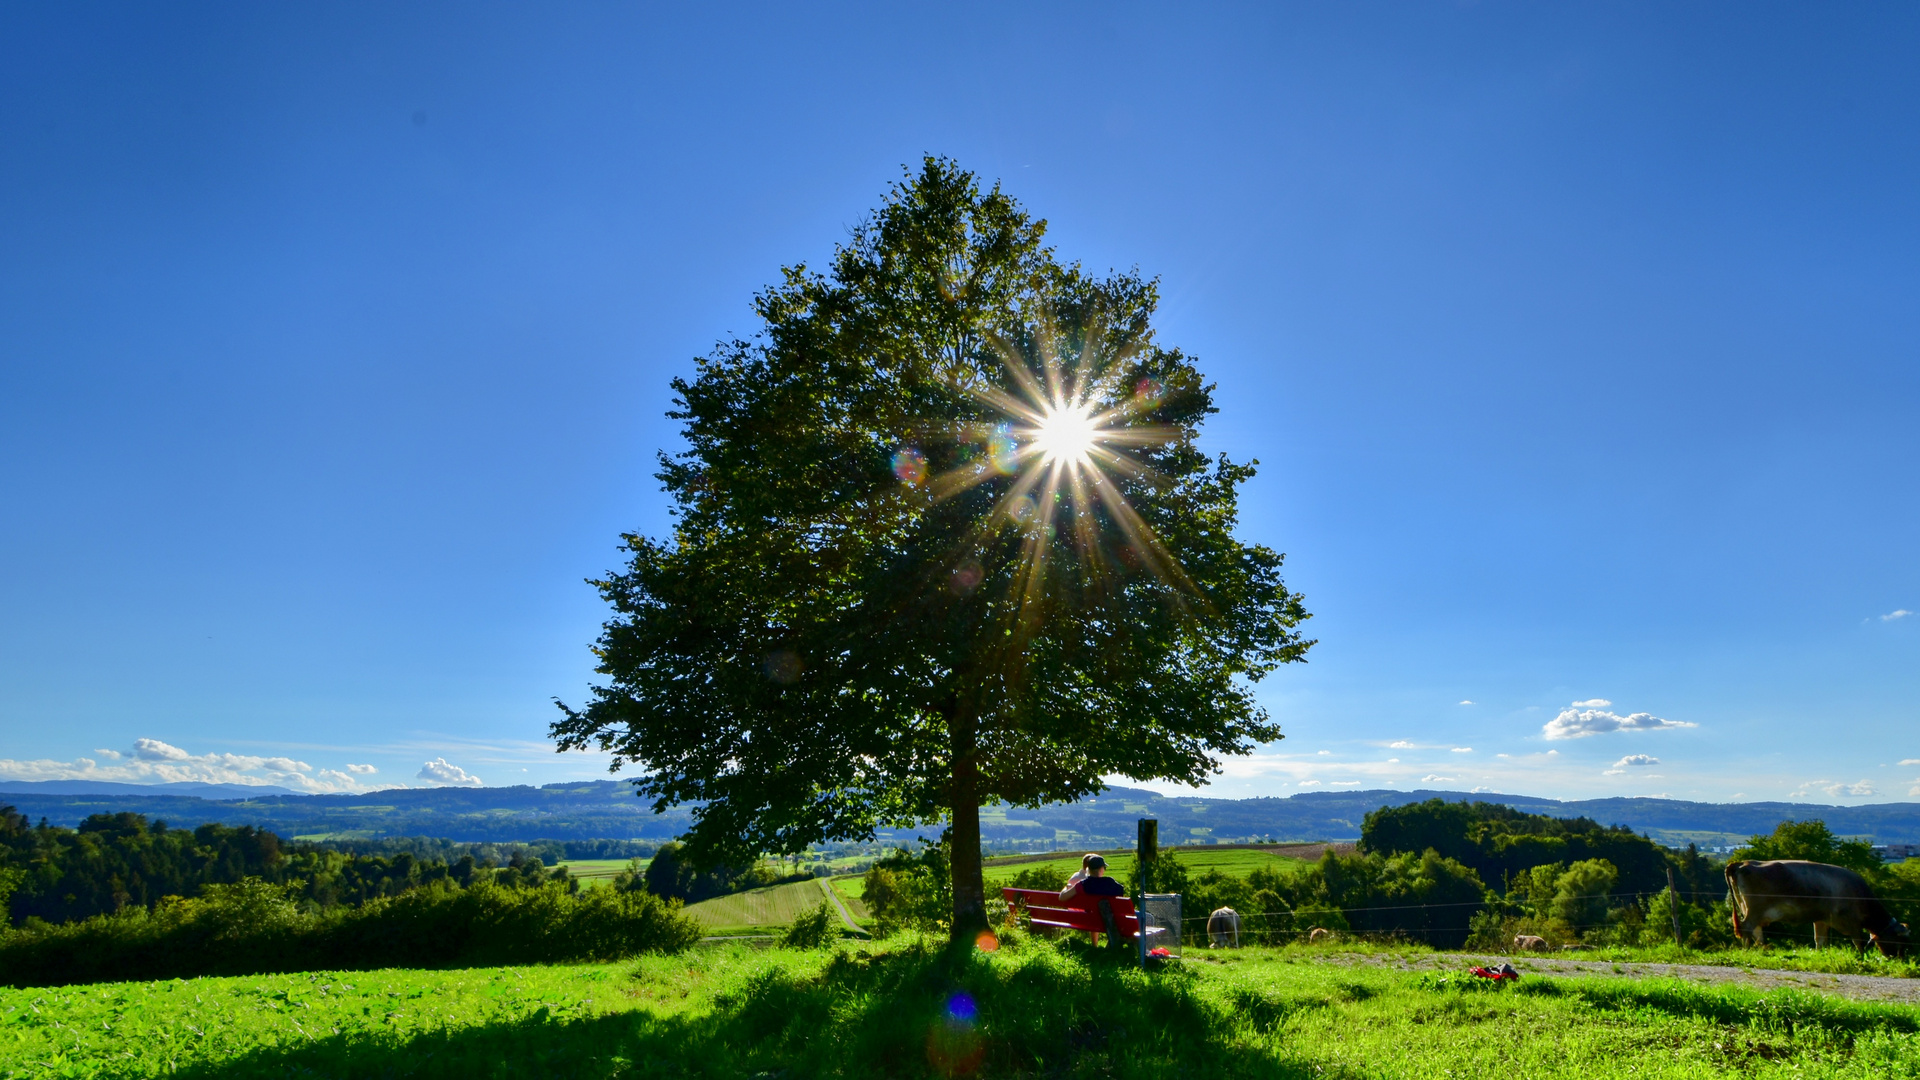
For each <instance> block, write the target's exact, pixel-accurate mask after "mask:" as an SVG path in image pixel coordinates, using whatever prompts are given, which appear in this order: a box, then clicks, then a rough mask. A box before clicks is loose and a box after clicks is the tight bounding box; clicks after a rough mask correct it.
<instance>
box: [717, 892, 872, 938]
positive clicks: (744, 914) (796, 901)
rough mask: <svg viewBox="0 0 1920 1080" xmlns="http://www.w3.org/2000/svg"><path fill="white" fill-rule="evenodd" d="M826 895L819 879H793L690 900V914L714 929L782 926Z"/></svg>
mask: <svg viewBox="0 0 1920 1080" xmlns="http://www.w3.org/2000/svg"><path fill="white" fill-rule="evenodd" d="M826 898H827V897H826V894H825V893H823V892H821V891H820V886H819V885H818V884H817V883H816V881H811V880H810V881H790V882H788V883H787V884H785V885H769V886H766V887H765V888H761V889H748V890H747V891H745V892H737V893H732V894H730V895H727V896H716V897H714V898H713V899H711V900H702V901H700V902H699V903H697V904H688V905H687V914H689V915H691V916H693V917H694V918H696V919H699V920H700V921H701V922H702V923H705V924H706V925H707V927H708V928H709V929H711V930H714V931H721V930H741V929H756V928H766V927H782V926H786V925H788V924H789V923H791V922H793V920H794V919H795V918H796V917H797V916H799V915H802V914H805V913H806V912H809V911H812V910H813V909H814V908H817V907H819V906H820V904H821V902H822V901H824V900H825V899H826ZM856 917H858V913H856Z"/></svg>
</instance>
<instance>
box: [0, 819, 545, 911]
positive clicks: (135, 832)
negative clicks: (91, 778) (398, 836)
mask: <svg viewBox="0 0 1920 1080" xmlns="http://www.w3.org/2000/svg"><path fill="white" fill-rule="evenodd" d="M375 843H391V842H375ZM426 843H427V844H428V845H445V844H446V842H445V841H427V842H426ZM394 847H395V850H393V851H392V853H391V854H389V855H376V854H359V853H355V852H351V851H339V850H333V849H331V848H330V847H328V846H325V845H320V844H302V843H295V844H288V843H286V842H285V841H283V840H282V839H281V838H280V837H279V836H278V835H276V834H275V833H273V832H271V831H269V830H267V829H261V828H255V827H254V826H251V825H242V826H238V827H235V826H229V825H217V824H207V825H201V826H200V827H198V828H194V829H175V828H170V827H169V826H168V825H167V823H166V822H164V821H152V822H149V821H148V820H147V818H146V817H145V816H144V815H141V814H134V813H115V814H95V815H93V816H91V817H89V818H87V819H86V820H85V821H83V822H81V823H80V825H79V827H78V828H74V829H68V828H64V827H61V826H57V825H49V824H48V823H46V822H45V821H42V822H40V824H38V825H33V824H31V823H29V822H28V820H27V819H26V817H25V816H23V815H21V814H20V813H18V812H17V811H15V810H14V808H13V807H11V806H0V907H4V910H5V911H6V912H7V915H8V920H7V921H8V922H9V923H10V924H13V925H22V924H26V923H28V922H29V921H32V920H38V921H41V922H46V923H67V922H73V921H76V920H82V919H87V918H91V917H93V916H97V915H107V914H112V913H114V912H119V911H123V910H127V909H129V908H140V909H146V910H152V909H153V908H155V907H156V906H157V905H158V904H160V902H161V901H162V900H164V899H166V898H167V897H189V898H191V897H197V896H200V895H201V894H202V893H203V892H204V891H205V890H206V889H207V888H209V887H210V886H218V885H233V884H238V883H240V882H242V881H246V880H249V879H252V880H258V881H261V882H264V883H266V884H269V885H274V886H285V887H287V889H288V890H289V892H288V896H289V898H290V901H291V902H293V903H296V904H300V905H303V906H304V907H305V908H306V909H308V910H325V909H330V908H335V907H340V906H348V907H352V906H358V905H361V904H365V903H367V902H368V901H371V900H375V899H378V898H381V897H392V896H398V895H400V894H402V893H406V892H409V891H411V890H414V889H418V888H421V887H423V886H427V885H432V884H434V883H436V882H447V883H448V884H449V885H452V886H455V887H460V888H465V887H468V886H471V885H473V884H475V883H476V882H479V881H487V882H490V883H493V884H497V885H501V886H504V887H509V888H524V887H529V886H543V885H546V884H548V883H550V882H551V883H557V884H558V885H559V886H560V887H561V888H563V889H565V890H567V891H569V892H573V891H578V889H579V882H578V881H577V880H575V879H573V878H571V877H570V876H569V875H568V874H567V871H566V870H565V869H564V868H562V867H553V868H551V869H549V868H548V867H547V866H546V864H545V862H544V861H543V860H542V859H541V858H540V857H539V856H538V855H530V854H528V852H527V851H526V850H524V849H518V848H515V849H505V850H503V849H501V848H499V847H498V846H494V845H488V846H486V847H483V848H473V849H470V850H467V851H464V852H462V853H460V854H459V855H458V856H457V857H451V858H449V857H448V856H451V855H452V854H453V852H452V851H451V850H443V851H442V853H441V854H440V856H439V857H434V858H424V857H421V855H419V854H417V853H416V851H415V850H409V849H408V848H407V846H406V844H405V842H401V843H400V844H395V845H394ZM476 854H477V856H478V857H476Z"/></svg>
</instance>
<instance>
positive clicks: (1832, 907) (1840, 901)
mask: <svg viewBox="0 0 1920 1080" xmlns="http://www.w3.org/2000/svg"><path fill="white" fill-rule="evenodd" d="M1727 891H1728V892H1729V893H1730V894H1731V897H1730V899H1731V902H1732V907H1733V932H1734V934H1735V936H1737V937H1739V938H1740V939H1741V940H1742V941H1751V942H1752V943H1753V944H1755V945H1764V944H1766V929H1767V925H1768V924H1769V923H1777V922H1786V923H1803V922H1804V923H1812V924H1813V945H1814V948H1816V949H1824V948H1826V947H1827V930H1828V928H1829V927H1831V928H1832V929H1835V930H1838V931H1840V933H1842V934H1844V935H1846V936H1847V937H1848V938H1850V939H1852V941H1853V947H1854V948H1856V949H1859V950H1861V951H1863V952H1864V951H1865V950H1866V947H1867V941H1869V940H1870V941H1872V942H1873V944H1874V945H1875V946H1876V947H1878V948H1879V950H1880V951H1881V952H1882V953H1883V954H1885V955H1887V956H1899V955H1901V954H1903V953H1905V952H1906V950H1907V940H1908V938H1907V928H1906V926H1905V925H1904V924H1903V923H1901V922H1900V921H1899V920H1898V919H1895V918H1894V917H1893V913H1892V912H1890V911H1888V910H1887V906H1886V905H1885V904H1883V903H1881V902H1880V899H1879V897H1876V896H1874V895H1873V887H1872V886H1870V885H1868V884H1867V879H1866V878H1863V877H1861V876H1860V875H1859V874H1856V873H1854V872H1853V871H1851V870H1849V869H1847V868H1846V867H1844V866H1829V865H1827V864H1826V863H1817V862H1807V861H1805V860H1804V859H1773V860H1769V861H1767V862H1752V861H1741V862H1732V863H1728V864H1727ZM1862 934H1865V935H1866V937H1865V938H1864V939H1863V938H1862V937H1861V935H1862Z"/></svg>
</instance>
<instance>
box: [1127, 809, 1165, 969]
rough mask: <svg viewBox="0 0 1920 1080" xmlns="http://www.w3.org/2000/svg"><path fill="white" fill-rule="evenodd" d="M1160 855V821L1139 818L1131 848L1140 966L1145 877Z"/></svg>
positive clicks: (1144, 938)
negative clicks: (1137, 832)
mask: <svg viewBox="0 0 1920 1080" xmlns="http://www.w3.org/2000/svg"><path fill="white" fill-rule="evenodd" d="M1159 856H1160V821H1159V819H1157V818H1150V817H1149V818H1141V819H1140V833H1139V836H1138V838H1137V839H1136V840H1135V846H1134V850H1133V926H1134V929H1135V931H1137V932H1136V933H1135V934H1134V935H1133V937H1134V943H1135V945H1136V947H1137V949H1138V951H1139V953H1140V966H1141V967H1142V968H1145V967H1146V966H1147V877H1148V871H1149V870H1151V869H1152V865H1153V861H1154V860H1155V859H1156V858H1158V857H1159Z"/></svg>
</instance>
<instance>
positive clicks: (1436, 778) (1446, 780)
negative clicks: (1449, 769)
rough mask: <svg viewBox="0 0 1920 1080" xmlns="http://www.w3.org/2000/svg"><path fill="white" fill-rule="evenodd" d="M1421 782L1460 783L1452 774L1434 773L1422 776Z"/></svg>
mask: <svg viewBox="0 0 1920 1080" xmlns="http://www.w3.org/2000/svg"><path fill="white" fill-rule="evenodd" d="M1420 782H1421V783H1423V784H1457V783H1459V781H1458V780H1455V779H1454V778H1453V777H1451V776H1435V775H1433V774H1432V773H1428V774H1427V775H1425V776H1423V777H1421V778H1420Z"/></svg>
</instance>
